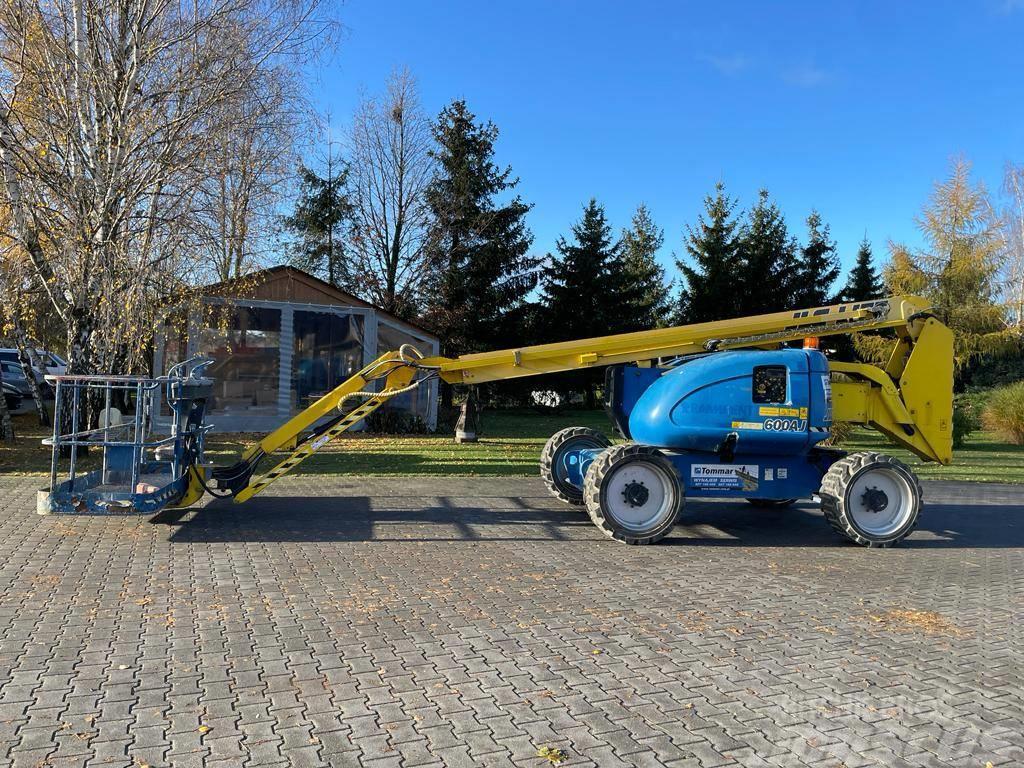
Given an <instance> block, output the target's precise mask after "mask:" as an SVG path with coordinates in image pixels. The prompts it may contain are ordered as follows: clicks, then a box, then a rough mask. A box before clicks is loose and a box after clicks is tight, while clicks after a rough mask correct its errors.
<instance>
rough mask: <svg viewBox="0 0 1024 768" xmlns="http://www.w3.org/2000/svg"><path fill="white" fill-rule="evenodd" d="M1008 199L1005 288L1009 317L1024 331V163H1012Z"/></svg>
mask: <svg viewBox="0 0 1024 768" xmlns="http://www.w3.org/2000/svg"><path fill="white" fill-rule="evenodd" d="M1003 190H1004V192H1005V193H1006V196H1007V198H1008V202H1007V205H1006V210H1005V212H1004V214H1003V230H1004V241H1005V246H1006V258H1005V261H1004V264H1003V272H1002V274H1001V289H1002V295H1003V301H1004V303H1005V306H1006V313H1007V319H1008V320H1009V322H1010V325H1011V326H1012V327H1014V328H1016V329H1017V331H1018V333H1019V332H1021V331H1024V166H1019V165H1012V164H1008V165H1007V166H1006V177H1005V180H1004V184H1003Z"/></svg>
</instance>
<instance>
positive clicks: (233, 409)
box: [153, 266, 439, 432]
mask: <svg viewBox="0 0 1024 768" xmlns="http://www.w3.org/2000/svg"><path fill="white" fill-rule="evenodd" d="M201 303H202V307H203V311H202V312H190V313H189V317H188V318H184V319H183V318H181V317H180V316H175V315H174V313H171V314H170V315H169V316H168V319H167V321H166V323H165V324H164V326H163V328H162V332H161V333H158V334H157V337H156V344H155V348H154V359H153V365H154V371H156V372H161V373H162V372H166V371H167V369H168V368H169V367H170V366H171V365H173V364H174V363H176V362H180V361H181V360H185V359H188V358H190V357H194V356H196V355H202V356H204V357H210V358H213V360H214V363H213V365H211V366H210V368H209V369H207V370H208V371H209V373H210V375H211V376H213V378H215V379H216V382H217V383H216V386H215V391H214V397H213V402H212V403H211V404H210V422H211V423H212V424H213V425H214V429H215V430H216V431H218V432H262V431H267V430H270V429H273V428H275V427H276V426H278V425H279V424H281V423H282V422H283V421H284V420H286V419H288V418H289V417H291V416H292V415H294V414H295V413H297V412H298V411H300V410H301V409H303V408H305V407H306V406H307V405H308V404H309V403H310V402H312V401H313V400H316V399H317V398H318V397H320V396H321V395H323V394H324V393H326V392H328V391H330V390H331V389H333V388H334V387H336V386H337V385H338V384H340V383H341V382H343V381H344V380H345V379H347V378H348V377H349V376H351V375H352V374H353V373H356V372H357V371H358V370H359V369H361V368H362V367H363V366H364V365H366V364H367V363H369V362H371V361H372V360H374V359H375V358H376V357H377V356H378V355H379V354H382V353H383V352H386V351H388V350H392V349H398V348H399V347H400V346H401V345H402V344H412V345H413V346H414V347H416V348H417V349H419V350H420V352H422V353H423V354H424V355H425V356H427V355H435V354H437V352H438V347H439V345H438V339H437V337H436V336H434V335H432V334H430V333H429V332H427V331H426V330H424V329H423V328H421V327H420V326H418V325H415V324H413V323H409V322H406V321H404V320H400V319H398V318H397V317H395V316H394V315H391V314H390V313H388V312H385V311H384V310H382V309H379V308H377V307H375V306H373V305H372V304H369V303H367V302H365V301H363V300H362V299H359V298H357V297H355V296H353V295H351V294H349V293H346V292H345V291H342V290H340V289H338V288H336V287H335V286H333V285H331V284H330V283H327V282H324V281H323V280H320V279H319V278H316V277H314V276H313V275H310V274H308V273H306V272H303V271H302V270H299V269H296V268H294V267H290V266H278V267H271V268H270V269H266V270H263V271H261V272H257V273H255V274H253V275H247V276H246V277H244V278H241V279H239V280H231V281H227V282H223V283H216V284H214V285H209V286H206V287H205V288H203V289H202V296H201ZM386 407H389V408H396V409H400V410H405V411H408V412H410V413H414V414H416V415H418V416H419V417H420V418H421V419H422V420H423V421H424V422H425V423H426V424H427V426H428V427H429V428H430V429H434V428H435V426H436V423H437V382H436V380H435V381H431V382H429V383H428V384H426V385H424V386H422V387H419V388H418V389H416V390H413V391H411V392H408V393H405V394H403V395H399V396H397V397H395V398H394V399H392V400H391V401H390V402H389V403H388V405H387V406H386Z"/></svg>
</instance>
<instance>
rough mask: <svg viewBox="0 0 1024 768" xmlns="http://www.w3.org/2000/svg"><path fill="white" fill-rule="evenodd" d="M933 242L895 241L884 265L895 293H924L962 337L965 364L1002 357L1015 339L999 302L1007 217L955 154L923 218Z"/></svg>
mask: <svg viewBox="0 0 1024 768" xmlns="http://www.w3.org/2000/svg"><path fill="white" fill-rule="evenodd" d="M917 225H918V229H919V230H920V232H921V234H922V236H923V238H924V241H925V247H924V248H922V249H920V250H911V249H910V248H908V247H907V246H905V245H902V244H900V243H890V246H889V248H890V261H889V264H888V265H887V266H886V268H885V270H884V278H885V283H886V286H887V288H888V290H889V292H890V293H894V294H900V293H911V294H919V295H923V296H925V297H927V298H928V299H930V300H931V302H932V306H933V308H934V311H935V312H936V313H937V314H938V315H939V316H940V317H941V319H942V321H943V322H945V323H946V324H947V325H948V326H949V327H950V328H952V329H953V332H954V336H955V354H956V362H957V365H958V366H963V365H966V364H967V363H968V362H970V361H971V360H972V359H974V358H976V357H977V356H979V355H984V354H996V353H999V352H1001V351H1003V350H1005V349H1006V348H1007V346H1008V345H1009V344H1010V343H1011V342H1012V336H1011V334H1010V333H1008V330H1007V323H1006V315H1005V312H1004V310H1003V307H1002V306H1000V304H999V302H998V301H997V295H998V282H997V278H998V275H999V271H1000V267H1001V264H1002V259H1003V253H1004V238H1003V235H1002V231H1001V221H1000V219H999V217H998V216H997V215H996V213H995V210H994V209H993V207H992V204H991V201H990V199H989V196H988V193H987V191H986V190H985V187H984V186H983V185H982V184H980V183H976V182H974V181H973V180H972V178H971V166H970V164H969V163H968V162H967V161H966V160H964V159H963V158H957V159H955V160H954V161H953V162H952V164H951V166H950V169H949V174H948V176H947V177H946V178H944V179H942V180H941V181H939V182H937V183H936V184H935V186H934V188H933V190H932V194H931V196H930V197H929V200H928V203H927V204H926V205H925V207H924V209H923V210H922V211H921V214H920V216H919V217H918V220H917Z"/></svg>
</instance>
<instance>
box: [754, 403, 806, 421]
mask: <svg viewBox="0 0 1024 768" xmlns="http://www.w3.org/2000/svg"><path fill="white" fill-rule="evenodd" d="M758 413H759V414H760V415H761V416H796V417H797V418H801V419H806V418H807V409H806V408H780V407H777V406H774V405H762V406H761V408H760V409H759V410H758Z"/></svg>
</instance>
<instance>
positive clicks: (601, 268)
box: [541, 198, 624, 407]
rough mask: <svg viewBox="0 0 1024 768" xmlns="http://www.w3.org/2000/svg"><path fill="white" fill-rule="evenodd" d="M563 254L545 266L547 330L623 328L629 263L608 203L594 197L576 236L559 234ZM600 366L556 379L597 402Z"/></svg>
mask: <svg viewBox="0 0 1024 768" xmlns="http://www.w3.org/2000/svg"><path fill="white" fill-rule="evenodd" d="M556 250H557V255H549V257H548V263H547V265H545V267H544V269H543V278H542V295H541V301H542V304H543V306H544V320H543V323H544V328H543V331H544V335H545V337H546V339H547V340H548V341H567V340H570V339H582V338H589V337H592V336H604V335H606V334H609V333H616V332H618V331H621V330H624V328H623V317H622V307H623V301H622V299H623V295H624V291H623V266H622V264H623V262H622V258H621V255H620V250H621V248H620V244H619V243H617V242H616V241H615V240H614V239H613V238H612V229H611V227H610V226H609V224H608V220H607V218H606V217H605V212H604V208H603V207H602V206H600V205H598V203H597V200H595V199H593V198H591V200H590V202H589V203H587V205H586V206H585V207H584V209H583V217H582V218H581V219H580V220H579V221H578V222H576V223H575V224H573V225H572V240H571V241H570V240H567V239H566V238H564V237H560V238H558V241H557V243H556ZM601 375H602V374H601V372H600V371H588V370H584V371H576V372H573V373H569V374H562V375H561V376H559V377H558V378H557V380H556V386H557V387H558V388H560V389H572V390H582V391H583V392H584V394H585V396H586V401H587V405H588V406H589V407H593V405H594V388H595V387H596V385H597V382H598V381H599V379H600V377H601Z"/></svg>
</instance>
